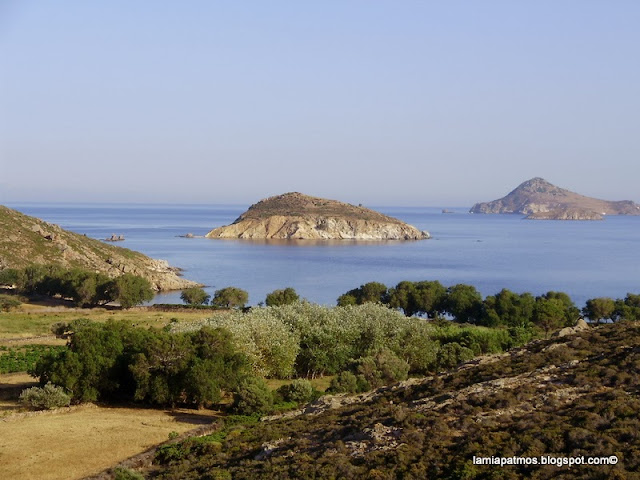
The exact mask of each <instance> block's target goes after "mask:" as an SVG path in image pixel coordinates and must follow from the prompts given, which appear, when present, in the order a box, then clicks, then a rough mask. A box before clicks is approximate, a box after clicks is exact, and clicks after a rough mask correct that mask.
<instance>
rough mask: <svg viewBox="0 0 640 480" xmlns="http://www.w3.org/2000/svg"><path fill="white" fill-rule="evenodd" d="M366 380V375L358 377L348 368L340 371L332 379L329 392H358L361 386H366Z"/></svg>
mask: <svg viewBox="0 0 640 480" xmlns="http://www.w3.org/2000/svg"><path fill="white" fill-rule="evenodd" d="M358 380H360V381H358ZM364 382H366V380H364V377H361V378H360V379H358V377H356V376H355V375H354V374H353V373H352V372H349V371H348V370H347V371H344V372H340V373H339V374H338V375H336V376H335V377H333V378H332V379H331V383H330V384H329V388H328V389H327V393H357V392H359V391H360V386H362V387H364V386H365V385H364ZM367 387H368V386H367ZM367 390H368V388H367Z"/></svg>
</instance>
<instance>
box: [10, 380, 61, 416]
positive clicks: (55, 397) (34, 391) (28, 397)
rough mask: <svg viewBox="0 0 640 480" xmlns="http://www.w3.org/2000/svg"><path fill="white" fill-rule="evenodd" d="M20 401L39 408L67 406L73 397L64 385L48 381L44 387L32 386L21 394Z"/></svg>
mask: <svg viewBox="0 0 640 480" xmlns="http://www.w3.org/2000/svg"><path fill="white" fill-rule="evenodd" d="M20 403H24V404H25V405H27V406H29V407H31V408H35V409H38V410H45V409H48V410H50V409H52V408H58V407H66V406H68V405H69V403H71V397H70V396H69V395H67V394H66V393H65V391H64V389H63V388H62V387H58V386H57V385H53V384H52V383H47V384H46V385H45V386H44V387H32V388H27V389H26V390H23V391H22V393H21V394H20Z"/></svg>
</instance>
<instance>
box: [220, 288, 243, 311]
mask: <svg viewBox="0 0 640 480" xmlns="http://www.w3.org/2000/svg"><path fill="white" fill-rule="evenodd" d="M248 300H249V294H248V293H247V292H246V291H244V290H242V289H240V288H237V287H226V288H222V289H220V290H216V291H215V292H214V293H213V300H211V305H214V306H216V307H220V308H244V305H245V304H246V303H247V301H248Z"/></svg>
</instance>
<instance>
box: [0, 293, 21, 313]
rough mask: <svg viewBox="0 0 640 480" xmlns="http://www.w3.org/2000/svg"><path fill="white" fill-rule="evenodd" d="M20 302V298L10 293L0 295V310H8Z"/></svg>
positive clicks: (17, 305)
mask: <svg viewBox="0 0 640 480" xmlns="http://www.w3.org/2000/svg"><path fill="white" fill-rule="evenodd" d="M21 304H22V302H21V301H20V300H18V299H17V298H15V297H12V296H11V295H0V312H8V311H10V310H12V309H14V308H16V307H19V306H20V305H21Z"/></svg>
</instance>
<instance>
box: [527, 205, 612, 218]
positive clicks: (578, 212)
mask: <svg viewBox="0 0 640 480" xmlns="http://www.w3.org/2000/svg"><path fill="white" fill-rule="evenodd" d="M525 218H526V219H527V220H603V219H604V217H603V216H602V215H600V214H599V213H597V212H594V211H592V210H584V209H579V208H554V209H553V210H548V211H546V212H536V213H530V214H529V215H527V216H526V217H525Z"/></svg>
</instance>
